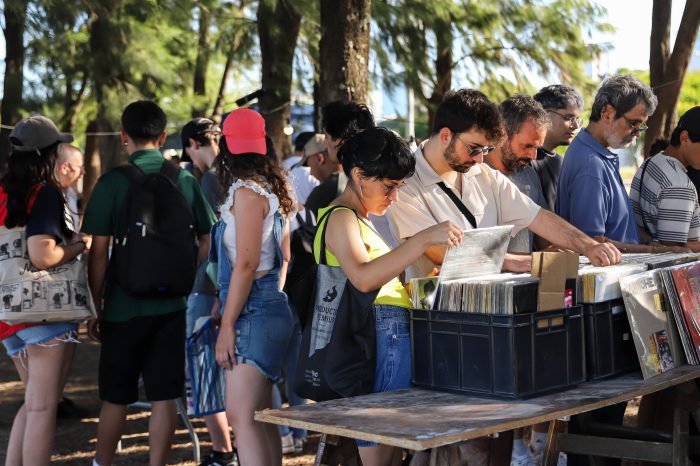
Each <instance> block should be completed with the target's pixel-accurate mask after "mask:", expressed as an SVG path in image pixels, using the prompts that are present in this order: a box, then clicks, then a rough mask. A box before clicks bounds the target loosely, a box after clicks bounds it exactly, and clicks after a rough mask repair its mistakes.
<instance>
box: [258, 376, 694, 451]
mask: <svg viewBox="0 0 700 466" xmlns="http://www.w3.org/2000/svg"><path fill="white" fill-rule="evenodd" d="M697 377H700V367H698V366H682V367H677V368H675V369H673V370H671V371H669V372H666V373H663V374H661V375H659V376H657V377H654V378H652V379H649V380H646V381H645V380H643V379H642V376H641V374H640V373H634V374H631V375H625V376H621V377H617V378H614V379H610V380H604V381H595V382H588V383H585V384H581V385H579V386H577V387H576V388H572V389H570V390H567V391H563V392H559V393H554V394H551V395H545V396H541V397H538V398H532V399H529V400H524V401H518V400H516V401H503V400H495V399H487V398H478V397H473V396H466V395H457V394H452V393H445V392H438V391H433V390H426V389H420V388H411V389H407V390H397V391H393V392H385V393H374V394H371V395H363V396H357V397H353V398H345V399H340V400H333V401H325V402H322V403H311V404H308V405H304V406H295V407H292V408H285V409H266V410H264V411H260V412H257V413H256V414H255V419H256V420H258V421H263V422H269V423H273V424H282V425H288V426H291V427H299V428H304V429H308V430H312V431H316V432H322V433H326V434H334V435H340V436H343V437H350V438H357V439H362V440H369V441H374V442H378V443H381V444H385V445H392V446H397V447H403V448H408V449H411V450H425V449H426V448H433V447H439V446H443V445H450V444H453V443H457V442H461V441H464V440H469V439H473V438H477V437H482V436H484V435H488V434H493V433H496V432H503V431H507V430H511V429H515V428H518V427H524V426H528V425H531V424H535V423H539V422H546V421H551V420H554V419H557V418H560V417H563V416H570V415H574V414H579V413H582V412H586V411H591V410H594V409H598V408H602V407H604V406H608V405H612V404H615V403H619V402H622V401H627V400H630V399H632V398H634V397H637V396H641V395H647V394H649V393H653V392H656V391H659V390H663V389H664V388H668V387H672V386H674V385H679V384H681V383H683V382H687V381H689V380H693V379H695V378H697Z"/></svg>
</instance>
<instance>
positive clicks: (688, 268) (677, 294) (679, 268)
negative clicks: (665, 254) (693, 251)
mask: <svg viewBox="0 0 700 466" xmlns="http://www.w3.org/2000/svg"><path fill="white" fill-rule="evenodd" d="M660 275H661V278H662V280H663V284H664V289H665V291H666V297H667V299H668V306H669V307H670V309H671V312H672V313H673V319H674V321H675V323H676V328H677V329H678V334H679V336H680V341H681V343H682V346H683V350H684V353H685V356H686V359H687V361H688V363H689V364H696V365H697V364H700V262H692V263H690V264H683V265H676V266H674V267H669V268H667V269H663V270H661V271H660Z"/></svg>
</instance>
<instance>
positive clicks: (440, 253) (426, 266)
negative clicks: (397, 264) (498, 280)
mask: <svg viewBox="0 0 700 466" xmlns="http://www.w3.org/2000/svg"><path fill="white" fill-rule="evenodd" d="M502 127H503V124H502V120H501V116H500V113H499V110H498V107H497V106H496V105H495V104H493V103H492V102H490V101H489V100H488V99H487V98H486V96H485V95H484V94H482V93H481V92H479V91H475V90H469V89H460V90H458V91H450V92H448V93H447V95H446V96H445V99H444V100H443V102H442V103H441V104H440V106H439V107H438V109H437V112H436V114H435V123H434V126H433V134H432V135H431V136H430V138H429V139H428V140H427V141H426V142H425V143H424V144H423V145H422V146H421V147H419V148H418V150H417V151H416V154H415V155H416V174H415V175H414V176H413V177H411V178H409V179H408V180H407V181H406V186H405V187H404V188H403V189H402V191H401V194H400V195H399V198H398V201H397V202H396V203H395V204H394V205H393V206H392V207H391V208H390V209H389V210H388V212H387V215H388V216H389V221H390V225H391V228H392V233H393V234H394V236H395V237H396V238H397V239H398V240H400V241H405V240H406V239H407V238H409V237H411V236H412V235H414V234H415V233H417V232H418V231H420V230H423V229H425V228H427V227H429V226H431V225H435V224H437V223H440V222H443V221H446V220H452V221H454V222H456V223H458V224H459V225H460V226H461V227H462V229H465V230H470V229H473V228H479V227H490V226H496V225H514V226H515V228H514V229H513V234H517V233H518V232H520V231H521V230H522V229H524V228H529V229H530V230H531V231H532V232H533V233H535V234H537V235H539V236H541V237H543V238H544V239H546V240H548V241H549V242H551V243H553V244H555V245H557V246H561V247H564V248H567V249H572V250H574V251H578V252H580V253H582V254H584V255H585V256H586V257H588V258H589V259H590V260H591V262H592V263H593V264H595V265H610V264H616V263H618V262H619V261H620V252H619V251H618V250H617V249H616V248H615V247H614V246H612V245H610V244H601V243H598V242H597V241H595V240H594V239H592V238H590V237H588V236H586V235H585V234H584V233H583V232H581V231H580V230H578V229H577V228H575V227H574V226H572V225H571V224H569V223H567V222H565V221H564V220H562V219H561V218H559V217H557V216H556V215H554V214H553V213H551V212H548V211H547V210H545V209H541V208H540V207H539V206H538V205H537V204H535V203H534V202H533V201H532V200H531V199H529V198H528V197H527V196H525V195H524V194H522V193H521V192H520V191H519V190H518V188H517V187H516V186H515V185H514V184H513V183H512V182H510V181H509V180H508V179H507V178H506V177H505V176H504V175H502V174H501V173H499V172H498V171H497V170H493V169H491V168H489V167H488V166H485V165H483V164H482V162H483V160H484V153H488V152H490V151H491V150H493V146H494V145H495V144H498V143H499V142H500V140H501V138H502V137H503V129H502ZM444 255H445V247H430V248H428V250H426V253H425V254H424V256H423V257H421V259H419V260H418V261H417V262H415V263H414V264H413V265H412V266H411V267H409V269H408V271H407V278H413V277H422V276H426V275H428V274H429V273H430V272H431V271H432V270H433V268H434V267H435V266H436V265H440V264H441V263H442V259H443V257H444ZM531 265H532V260H531V256H513V255H507V256H506V260H505V263H504V269H505V270H508V271H514V272H526V271H529V270H530V269H531Z"/></svg>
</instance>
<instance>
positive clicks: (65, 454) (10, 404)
mask: <svg viewBox="0 0 700 466" xmlns="http://www.w3.org/2000/svg"><path fill="white" fill-rule="evenodd" d="M81 330H82V329H81ZM80 340H81V342H82V343H81V344H80V345H78V348H77V351H76V356H75V360H74V362H73V369H72V372H71V376H70V378H69V380H68V385H67V386H66V390H65V395H66V396H68V397H69V398H71V399H72V400H73V401H74V402H75V403H76V404H77V405H78V406H79V407H81V408H84V409H86V410H87V413H88V415H87V416H86V417H84V418H82V419H60V420H59V422H58V428H57V433H56V441H55V447H54V451H55V454H54V456H53V457H52V464H57V465H64V466H78V465H80V466H85V465H88V464H90V463H89V461H91V460H92V457H93V455H94V448H95V441H96V438H95V436H96V433H97V421H98V419H97V416H98V412H99V399H98V395H97V363H98V358H99V345H97V344H96V343H94V342H92V341H90V340H89V339H88V338H87V336H86V335H85V333H84V332H81V335H80ZM0 354H1V355H0V464H4V462H5V451H6V446H7V439H8V437H9V434H10V428H11V426H12V420H13V418H14V416H15V413H16V412H17V409H18V408H19V406H20V405H21V403H22V396H23V388H22V383H21V382H20V381H19V378H18V376H17V373H16V371H15V368H14V365H13V363H12V361H11V360H10V358H9V357H7V356H6V355H5V353H4V350H0ZM637 407H638V400H633V401H632V402H631V403H629V405H628V409H627V412H626V415H625V424H627V425H633V424H634V422H635V418H636V414H637ZM148 413H149V412H148V411H147V410H143V409H136V408H132V409H130V410H129V416H128V419H129V422H128V423H127V432H126V434H125V435H124V437H123V438H122V451H121V453H120V454H119V455H118V457H117V460H116V461H115V465H139V464H147V463H148ZM193 424H194V427H195V430H196V432H197V435H198V436H199V440H200V444H201V451H202V455H205V454H207V452H208V451H209V448H210V446H211V444H210V442H209V437H208V434H207V431H206V427H205V426H204V422H203V421H202V420H201V419H193ZM318 438H319V436H318V435H310V436H309V441H308V443H306V445H305V448H304V452H303V453H302V454H299V455H285V457H284V463H283V464H284V465H285V466H302V465H312V464H313V462H314V454H315V451H316V446H317V444H318ZM193 458H194V456H193V451H192V442H191V440H190V436H189V434H188V432H187V429H186V428H185V426H184V424H182V422H179V424H178V428H177V430H176V435H175V441H174V444H173V452H172V454H171V458H170V463H169V464H172V465H178V466H193V465H194V466H196V463H195V462H194V461H193ZM623 464H626V465H632V464H634V463H632V462H624V463H623Z"/></svg>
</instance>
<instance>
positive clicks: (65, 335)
mask: <svg viewBox="0 0 700 466" xmlns="http://www.w3.org/2000/svg"><path fill="white" fill-rule="evenodd" d="M77 331H78V324H73V323H69V322H59V323H55V324H46V325H35V326H33V327H27V328H23V329H22V330H19V331H17V332H16V333H14V334H13V335H10V336H9V337H7V338H5V339H4V340H3V341H2V344H3V345H5V349H6V350H7V355H8V356H14V355H16V354H18V353H21V352H22V351H24V350H25V349H26V347H27V346H28V345H43V344H45V343H46V342H47V341H49V340H53V339H54V338H57V339H60V340H64V341H66V342H75V341H76V340H75V337H76V336H77V333H76V332H77Z"/></svg>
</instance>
